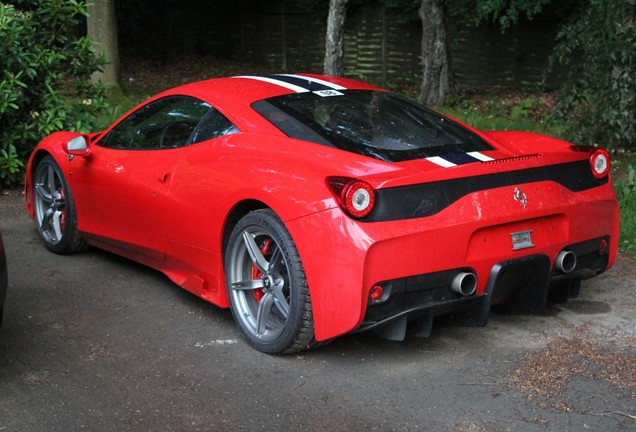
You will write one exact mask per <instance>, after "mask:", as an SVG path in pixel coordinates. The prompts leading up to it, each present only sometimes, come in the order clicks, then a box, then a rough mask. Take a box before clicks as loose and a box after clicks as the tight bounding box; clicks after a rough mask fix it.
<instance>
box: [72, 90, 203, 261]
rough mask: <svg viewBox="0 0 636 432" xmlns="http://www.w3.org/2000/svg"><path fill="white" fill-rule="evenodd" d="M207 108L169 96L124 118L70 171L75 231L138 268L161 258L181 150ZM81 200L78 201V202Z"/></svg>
mask: <svg viewBox="0 0 636 432" xmlns="http://www.w3.org/2000/svg"><path fill="white" fill-rule="evenodd" d="M209 109H210V106H209V105H208V104H206V103H205V102H202V101H200V100H198V99H194V98H191V97H185V96H171V97H166V98H162V99H159V100H155V101H153V102H150V103H149V104H147V105H145V106H143V107H141V108H140V109H138V110H137V111H135V112H133V113H132V114H130V115H129V116H128V117H126V118H125V119H124V120H122V121H121V122H119V123H118V124H117V125H116V126H115V127H113V128H112V129H111V130H110V131H108V132H107V133H106V134H105V135H104V136H103V137H101V138H100V139H99V141H97V142H96V143H95V145H94V146H92V150H91V157H90V158H88V159H86V160H85V161H84V162H83V163H82V164H81V165H80V166H77V167H76V168H75V169H74V172H73V177H74V182H76V183H79V182H81V183H83V184H82V187H78V188H77V192H76V195H77V199H76V202H77V203H78V204H77V212H78V224H79V225H78V228H79V229H80V230H81V231H82V232H83V233H84V235H85V236H86V237H87V238H88V239H89V240H92V242H93V243H97V244H98V245H99V246H101V247H103V248H105V249H108V250H113V251H114V252H116V253H119V254H123V255H126V256H129V257H131V258H133V259H136V260H138V261H142V262H152V261H157V260H162V259H164V257H165V234H166V233H165V228H166V226H165V223H166V217H165V214H166V213H165V212H166V209H165V206H166V197H167V195H168V193H169V190H170V187H171V183H172V174H173V171H174V168H175V166H176V164H177V162H178V161H179V158H180V157H181V153H182V151H183V147H184V146H185V145H187V144H188V143H189V140H190V139H191V136H192V135H193V131H194V130H195V128H196V126H197V125H198V123H199V122H200V121H201V119H202V118H203V117H204V116H205V114H206V113H207V112H208V111H209ZM81 195H84V196H81Z"/></svg>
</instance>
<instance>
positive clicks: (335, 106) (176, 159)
mask: <svg viewBox="0 0 636 432" xmlns="http://www.w3.org/2000/svg"><path fill="white" fill-rule="evenodd" d="M609 165H610V161H609V155H608V153H607V152H606V151H605V150H602V149H598V148H588V147H579V146H576V145H572V144H570V143H567V142H563V141H560V140H558V139H554V138H550V137H547V136H543V135H538V134H534V133H525V132H504V131H496V132H483V131H477V130H474V129H472V128H471V127H469V126H467V125H465V124H463V123H461V122H459V121H457V120H454V119H451V118H448V117H446V116H444V115H441V114H439V113H437V112H434V111H431V110H429V109H427V108H425V107H423V106H420V105H418V104H415V103H413V102H411V101H409V100H407V99H405V98H403V97H400V96H398V95H396V94H394V93H391V92H388V91H386V90H383V89H380V88H377V87H374V86H371V85H368V84H364V83H361V82H357V81H353V80H349V79H342V78H334V77H327V76H318V75H267V76H238V77H231V78H222V79H212V80H208V81H202V82H197V83H193V84H188V85H184V86H181V87H177V88H175V89H172V90H169V91H166V92H164V93H161V94H159V95H157V96H155V97H153V98H151V99H150V100H148V101H146V102H144V103H143V104H141V105H139V106H138V107H136V108H134V109H133V110H131V111H130V112H129V113H127V114H126V115H124V116H123V117H122V118H121V119H120V120H118V121H117V122H115V123H114V124H113V125H112V126H111V127H109V128H108V129H106V130H105V131H103V132H97V133H92V134H88V135H84V134H80V133H75V132H58V133H54V134H52V135H50V136H49V137H47V138H45V139H44V140H43V141H42V142H41V143H40V144H39V145H38V146H37V147H36V148H35V150H34V151H33V154H32V155H31V158H30V160H29V163H28V170H27V175H26V185H25V192H26V193H25V199H26V206H27V209H28V211H29V213H30V214H31V216H32V217H33V218H34V219H35V222H36V224H37V228H38V231H39V234H40V236H41V238H42V241H43V242H44V245H45V246H46V247H47V248H48V249H50V250H51V251H53V252H56V253H71V252H77V251H81V250H83V249H84V248H85V247H86V245H93V246H96V247H99V248H102V249H106V250H108V251H111V252H113V253H116V254H119V255H123V256H125V257H128V258H130V259H133V260H135V261H139V262H141V263H143V264H146V265H148V266H151V267H153V268H156V269H158V270H160V271H161V272H163V273H165V274H166V275H167V276H168V277H170V279H172V280H173V281H174V282H175V283H176V284H178V285H180V286H181V287H183V288H185V289H187V290H188V291H191V292H192V293H194V294H196V295H197V296H200V297H202V298H204V299H206V300H208V301H210V302H212V303H214V304H216V305H218V306H220V307H230V308H231V311H232V314H233V316H234V319H235V321H236V323H237V325H238V327H239V328H240V330H241V332H242V333H243V334H244V336H245V338H246V340H247V341H248V342H249V343H250V344H251V345H252V346H254V347H255V348H256V349H258V350H261V351H263V352H267V353H290V352H295V351H298V350H302V349H305V348H308V347H311V346H313V345H315V344H317V343H318V342H320V341H326V340H329V339H332V338H334V337H336V336H339V335H342V334H345V333H350V332H356V331H364V330H370V329H374V330H375V331H377V332H378V333H379V334H380V335H382V336H384V337H386V338H390V339H393V340H401V339H403V338H404V337H405V335H406V334H407V331H409V333H411V334H415V335H419V336H428V335H429V334H430V331H431V326H432V322H433V317H435V316H438V315H441V314H452V316H453V317H454V319H456V320H457V322H459V323H461V324H464V325H473V326H476V325H485V324H486V322H487V319H488V315H489V312H490V307H491V305H494V304H507V305H508V306H507V307H509V308H511V309H513V310H517V311H521V312H540V311H541V310H543V309H544V308H545V305H546V301H548V300H554V301H565V300H566V299H567V298H568V297H573V296H576V295H577V294H578V292H579V288H580V283H581V280H582V279H587V278H590V277H593V276H595V275H597V274H599V273H601V272H603V271H605V270H607V269H609V268H610V267H611V266H612V264H613V263H614V260H615V258H616V253H617V252H616V251H617V244H618V217H619V214H618V206H617V202H616V197H615V195H614V190H613V186H612V181H611V178H610V174H609Z"/></svg>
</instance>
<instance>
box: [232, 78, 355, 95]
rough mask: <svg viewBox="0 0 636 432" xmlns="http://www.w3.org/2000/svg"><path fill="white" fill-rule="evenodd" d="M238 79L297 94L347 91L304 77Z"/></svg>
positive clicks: (327, 82)
mask: <svg viewBox="0 0 636 432" xmlns="http://www.w3.org/2000/svg"><path fill="white" fill-rule="evenodd" d="M237 78H248V79H253V80H257V81H263V82H266V83H270V84H274V85H277V86H280V87H284V88H286V89H288V90H291V91H293V92H296V93H307V92H324V91H325V90H346V88H345V87H342V86H340V85H337V84H333V83H330V82H329V81H325V80H321V79H318V78H313V77H306V76H302V75H290V74H280V75H250V76H239V77H237Z"/></svg>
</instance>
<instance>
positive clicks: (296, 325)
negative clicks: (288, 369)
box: [225, 210, 313, 353]
mask: <svg viewBox="0 0 636 432" xmlns="http://www.w3.org/2000/svg"><path fill="white" fill-rule="evenodd" d="M225 258H226V259H225V275H226V279H227V289H228V296H229V299H230V305H231V308H232V313H233V315H234V319H235V321H236V322H237V324H238V326H239V328H240V329H241V331H242V332H243V334H244V335H245V337H246V338H247V340H248V341H249V342H250V344H252V345H253V346H255V347H256V348H257V349H259V350H261V351H263V352H268V353H289V352H294V351H298V350H300V349H303V348H308V347H309V346H310V345H311V343H312V341H313V319H312V314H311V303H310V301H309V294H308V289H307V282H306V279H305V274H304V271H303V269H302V264H301V262H300V258H299V256H298V252H297V250H296V247H295V245H294V243H293V241H292V239H291V236H290V235H289V233H288V232H287V230H286V228H285V226H284V224H283V223H282V222H281V221H280V219H279V218H278V217H277V216H276V215H275V214H274V213H273V212H272V211H270V210H259V211H255V212H252V213H250V214H248V215H247V216H245V217H244V218H243V219H241V220H240V221H239V223H238V224H237V226H236V227H235V228H234V230H233V231H232V234H231V235H230V240H229V243H228V247H227V250H226V256H225Z"/></svg>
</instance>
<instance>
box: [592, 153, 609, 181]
mask: <svg viewBox="0 0 636 432" xmlns="http://www.w3.org/2000/svg"><path fill="white" fill-rule="evenodd" d="M590 166H591V167H592V174H594V177H596V178H597V179H601V178H603V177H605V176H606V175H607V174H608V173H609V170H610V156H609V153H608V152H607V151H605V150H603V149H596V150H594V152H593V153H592V155H591V156H590Z"/></svg>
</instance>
